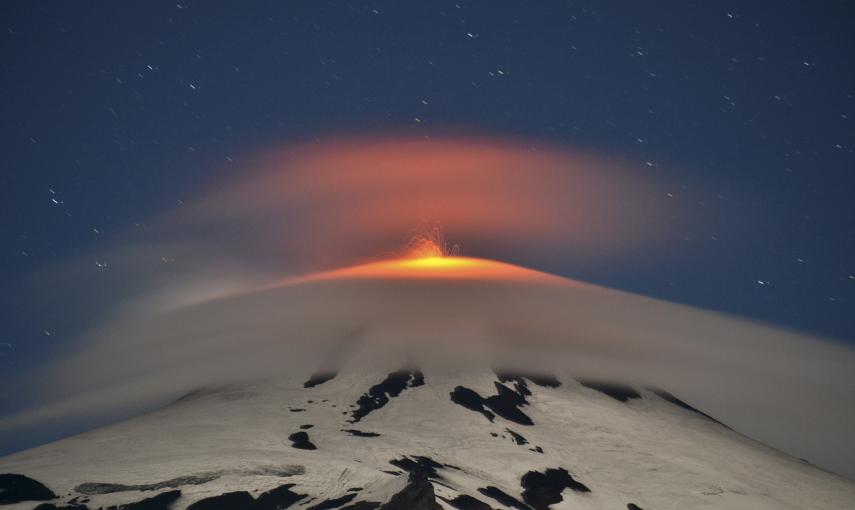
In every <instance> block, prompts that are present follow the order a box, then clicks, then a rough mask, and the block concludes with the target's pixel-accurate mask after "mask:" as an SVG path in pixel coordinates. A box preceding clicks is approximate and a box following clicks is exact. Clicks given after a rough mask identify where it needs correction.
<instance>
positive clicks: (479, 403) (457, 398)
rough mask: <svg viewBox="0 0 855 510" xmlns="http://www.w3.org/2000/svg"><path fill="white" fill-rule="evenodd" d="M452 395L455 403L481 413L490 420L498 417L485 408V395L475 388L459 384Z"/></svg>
mask: <svg viewBox="0 0 855 510" xmlns="http://www.w3.org/2000/svg"><path fill="white" fill-rule="evenodd" d="M450 396H451V401H452V402H454V403H455V404H457V405H459V406H463V407H465V408H466V409H469V410H470V411H475V412H478V413H481V414H483V415H484V416H485V417H486V418H487V419H488V420H490V421H493V420H494V419H495V417H496V415H494V414H493V413H491V412H490V411H488V410H486V409H484V397H482V396H481V395H479V394H478V392H476V391H475V390H471V389H469V388H467V387H465V386H458V387H456V388H454V391H452V392H451V393H450Z"/></svg>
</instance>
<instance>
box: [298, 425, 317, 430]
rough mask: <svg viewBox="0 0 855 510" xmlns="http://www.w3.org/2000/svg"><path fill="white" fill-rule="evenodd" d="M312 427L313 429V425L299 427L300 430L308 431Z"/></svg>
mask: <svg viewBox="0 0 855 510" xmlns="http://www.w3.org/2000/svg"><path fill="white" fill-rule="evenodd" d="M312 427H314V425H309V424H307V425H300V430H309V429H310V428H312Z"/></svg>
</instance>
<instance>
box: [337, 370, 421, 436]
mask: <svg viewBox="0 0 855 510" xmlns="http://www.w3.org/2000/svg"><path fill="white" fill-rule="evenodd" d="M424 383H425V378H424V375H423V374H422V373H421V372H420V371H419V370H398V371H397V372H392V373H391V374H389V375H388V376H387V377H386V379H384V380H383V381H382V382H380V383H378V384H375V385H374V386H372V387H371V388H369V389H368V392H367V393H365V394H364V395H362V396H361V397H359V400H357V401H356V409H354V410H353V411H352V412H351V416H352V419H351V420H350V422H351V423H356V422H358V421H359V420H361V419H362V418H364V417H365V416H367V415H368V414H369V413H371V412H372V411H376V410H377V409H380V408H381V407H383V406H385V405H386V404H388V403H389V399H391V398H394V397H397V396H398V395H400V394H401V392H402V391H404V390H405V389H406V388H415V387H417V386H422V385H423V384H424Z"/></svg>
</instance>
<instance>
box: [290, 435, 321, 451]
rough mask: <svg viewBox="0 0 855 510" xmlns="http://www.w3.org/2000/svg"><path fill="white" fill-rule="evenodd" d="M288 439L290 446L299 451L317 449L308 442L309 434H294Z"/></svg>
mask: <svg viewBox="0 0 855 510" xmlns="http://www.w3.org/2000/svg"><path fill="white" fill-rule="evenodd" d="M288 439H290V440H291V446H292V447H294V448H299V449H300V450H317V449H318V447H317V446H315V445H314V443H312V442H311V441H309V434H307V433H305V432H294V433H293V434H291V435H290V436H288Z"/></svg>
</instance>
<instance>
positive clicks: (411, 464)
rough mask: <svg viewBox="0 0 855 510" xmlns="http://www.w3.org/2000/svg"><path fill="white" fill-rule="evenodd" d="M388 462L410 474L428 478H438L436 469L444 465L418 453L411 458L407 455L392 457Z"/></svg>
mask: <svg viewBox="0 0 855 510" xmlns="http://www.w3.org/2000/svg"><path fill="white" fill-rule="evenodd" d="M389 464H392V465H393V466H395V467H399V468H401V469H403V470H404V471H406V472H408V473H410V475H414V474H420V475H424V476H425V477H428V478H440V476H439V473H438V472H437V469H442V468H443V467H445V466H443V465H442V464H440V463H439V462H436V461H434V460H433V459H431V458H430V457H422V456H420V455H414V456H413V458H412V459H411V458H409V457H407V456H404V457H402V458H400V459H392V460H390V461H389Z"/></svg>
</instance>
